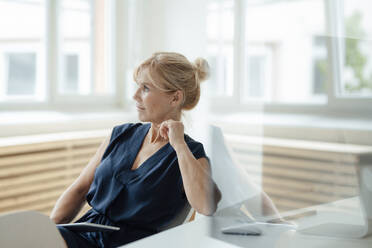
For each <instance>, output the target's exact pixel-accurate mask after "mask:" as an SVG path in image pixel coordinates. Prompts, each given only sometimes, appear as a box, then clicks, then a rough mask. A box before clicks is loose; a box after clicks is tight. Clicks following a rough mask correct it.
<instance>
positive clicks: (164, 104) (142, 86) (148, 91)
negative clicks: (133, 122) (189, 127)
mask: <svg viewBox="0 0 372 248" xmlns="http://www.w3.org/2000/svg"><path fill="white" fill-rule="evenodd" d="M136 83H137V86H138V88H137V90H136V92H135V94H134V95H133V99H134V100H135V101H136V108H137V113H138V118H139V120H140V121H143V122H152V123H156V124H160V123H161V122H163V121H165V120H168V119H171V118H173V116H174V114H175V113H176V111H177V108H176V106H177V104H175V102H174V94H171V93H168V92H164V91H161V90H160V89H158V88H156V87H155V86H154V85H153V84H152V83H151V81H150V79H149V77H148V74H147V73H146V72H145V71H143V72H141V73H140V75H139V77H138V79H137V82H136Z"/></svg>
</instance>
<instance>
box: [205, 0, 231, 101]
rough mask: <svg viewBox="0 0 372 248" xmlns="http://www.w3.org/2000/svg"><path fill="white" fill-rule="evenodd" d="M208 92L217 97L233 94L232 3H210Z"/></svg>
mask: <svg viewBox="0 0 372 248" xmlns="http://www.w3.org/2000/svg"><path fill="white" fill-rule="evenodd" d="M207 37H208V47H207V49H208V54H209V56H208V61H210V63H211V68H212V71H211V77H210V80H209V81H210V82H211V83H210V84H209V87H210V90H211V92H212V94H214V95H219V96H231V95H232V94H233V80H234V78H233V74H234V71H233V68H234V61H233V53H234V1H233V0H227V1H221V2H216V1H213V2H210V4H209V5H208V15H207Z"/></svg>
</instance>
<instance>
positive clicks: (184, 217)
mask: <svg viewBox="0 0 372 248" xmlns="http://www.w3.org/2000/svg"><path fill="white" fill-rule="evenodd" d="M194 212H195V210H194V209H193V208H192V207H191V206H190V204H189V203H188V202H187V203H186V204H185V206H184V207H183V209H182V210H181V211H180V212H179V214H178V215H177V216H176V217H175V218H174V219H173V220H172V221H171V222H170V223H168V225H167V226H165V227H163V228H161V229H160V230H159V231H165V230H168V229H170V228H173V227H176V226H179V225H181V224H184V223H186V222H189V221H191V218H192V216H193V214H194Z"/></svg>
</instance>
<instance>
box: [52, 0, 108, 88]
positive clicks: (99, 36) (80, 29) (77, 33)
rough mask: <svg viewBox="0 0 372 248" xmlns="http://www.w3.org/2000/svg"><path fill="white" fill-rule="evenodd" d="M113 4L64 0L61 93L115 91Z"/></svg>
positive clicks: (97, 0) (87, 0)
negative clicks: (112, 55) (111, 49)
mask: <svg viewBox="0 0 372 248" xmlns="http://www.w3.org/2000/svg"><path fill="white" fill-rule="evenodd" d="M93 4H94V6H93ZM111 4H112V1H104V0H96V1H89V0H63V1H61V3H60V16H59V18H60V24H61V26H60V28H61V35H60V37H61V46H60V58H61V60H60V66H61V68H60V71H61V72H62V73H61V75H60V79H59V93H60V94H75V95H76V94H77V95H105V94H110V93H113V82H112V80H111V75H110V72H111V70H112V67H113V65H112V64H111V56H110V52H109V50H110V49H109V48H110V46H111V44H110V42H111V26H112V25H111V18H112V15H111V14H110V10H111Z"/></svg>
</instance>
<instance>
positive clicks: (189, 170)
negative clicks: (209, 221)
mask: <svg viewBox="0 0 372 248" xmlns="http://www.w3.org/2000/svg"><path fill="white" fill-rule="evenodd" d="M159 133H160V135H161V137H163V138H164V139H167V140H169V143H170V144H171V145H172V147H173V148H174V150H175V151H176V153H177V158H178V164H179V167H180V171H181V175H182V181H183V187H184V189H185V193H186V196H187V199H188V201H189V203H190V205H191V206H192V207H193V208H194V209H195V210H196V211H197V212H198V213H201V214H203V215H212V214H213V213H214V212H215V211H216V209H217V203H218V202H219V201H220V199H221V192H220V190H219V189H218V187H217V185H216V184H215V183H214V182H213V179H212V177H211V169H210V165H209V163H208V160H207V159H206V158H200V159H196V158H195V157H194V155H193V154H192V152H191V151H190V149H189V147H188V146H187V144H186V142H185V139H184V126H183V124H182V122H180V121H174V120H168V121H164V122H163V123H162V124H161V126H160V130H159Z"/></svg>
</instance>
